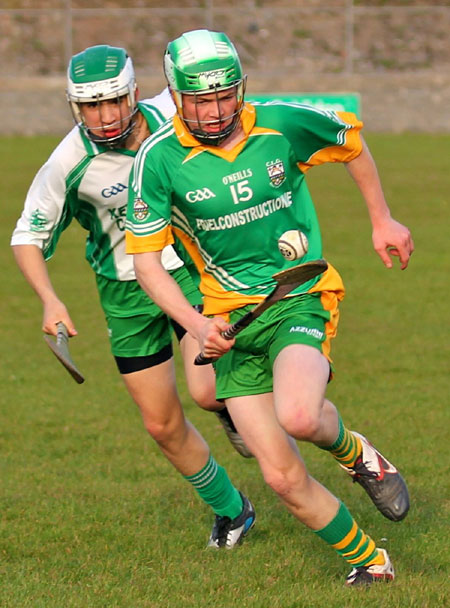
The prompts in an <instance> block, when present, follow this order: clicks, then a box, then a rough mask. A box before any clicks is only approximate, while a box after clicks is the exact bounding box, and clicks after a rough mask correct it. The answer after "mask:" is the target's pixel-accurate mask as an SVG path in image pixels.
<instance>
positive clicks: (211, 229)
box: [126, 102, 362, 314]
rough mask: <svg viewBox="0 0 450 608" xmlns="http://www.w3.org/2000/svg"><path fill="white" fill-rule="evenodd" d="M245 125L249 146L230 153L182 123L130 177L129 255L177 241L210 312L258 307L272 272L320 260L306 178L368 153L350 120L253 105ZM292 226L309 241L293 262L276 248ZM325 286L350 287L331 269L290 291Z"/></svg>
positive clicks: (157, 141) (161, 135)
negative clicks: (198, 280) (189, 261)
mask: <svg viewBox="0 0 450 608" xmlns="http://www.w3.org/2000/svg"><path fill="white" fill-rule="evenodd" d="M241 122H242V127H243V129H244V132H245V134H246V138H245V140H244V141H242V142H241V143H239V144H238V145H237V146H235V147H234V148H233V149H231V150H225V149H223V148H220V147H219V148H218V147H211V146H205V145H201V144H199V142H198V141H196V140H195V139H194V138H193V136H192V135H191V134H190V133H188V132H186V129H185V128H184V125H183V123H182V122H181V121H180V119H179V118H178V117H177V116H176V117H175V118H174V119H173V121H170V122H168V123H166V124H165V125H163V126H162V127H161V128H160V129H159V130H158V131H157V132H156V133H155V134H154V135H153V136H152V137H151V138H149V139H148V140H147V141H146V142H145V144H144V145H143V146H142V147H141V149H140V151H139V153H138V154H137V156H136V160H135V164H134V168H133V171H132V173H131V176H130V177H131V181H130V186H131V187H130V191H129V206H128V213H127V226H126V231H127V234H126V239H127V251H128V252H129V253H139V252H144V251H157V250H161V249H162V248H163V247H165V246H166V245H168V244H170V243H172V242H173V240H174V238H175V239H177V240H179V241H180V243H181V244H182V245H183V247H184V248H185V250H186V251H187V252H188V254H189V256H190V257H191V258H192V259H193V261H194V263H195V265H196V266H197V269H198V271H199V273H200V276H201V283H200V291H201V292H202V293H203V294H204V296H205V312H206V313H207V314H220V313H222V312H227V311H230V310H233V309H235V308H237V307H239V306H243V305H245V304H249V303H252V302H257V301H259V300H261V299H262V298H263V297H264V296H265V295H267V294H268V293H269V292H270V290H271V289H272V288H273V285H274V282H273V279H272V275H273V274H274V273H276V272H279V271H280V270H284V269H286V268H289V267H291V266H293V265H295V264H298V263H300V262H306V261H309V260H314V259H318V258H321V257H322V241H321V235H320V229H319V224H318V220H317V216H316V212H315V209H314V205H313V202H312V200H311V197H310V194H309V191H308V188H307V185H306V181H305V173H306V171H307V170H308V169H309V168H311V167H313V166H316V165H320V164H322V163H325V162H348V161H350V160H352V159H353V158H355V157H356V156H358V155H359V154H360V152H361V139H360V137H359V131H360V129H361V128H362V123H361V122H359V121H358V119H357V118H356V116H355V115H354V114H351V113H344V112H333V111H320V110H317V109H314V108H312V107H309V106H304V105H300V104H295V103H280V102H269V103H264V104H256V103H255V104H253V105H250V104H248V103H247V104H246V105H245V108H244V110H243V112H242V115H241ZM332 190H333V186H332V184H330V193H331V194H332ZM291 229H299V230H301V231H302V232H304V233H305V234H306V236H307V237H308V241H309V249H308V252H307V254H306V255H305V256H304V257H303V258H302V259H301V260H296V261H295V262H292V261H291V262H289V261H287V260H285V259H284V258H283V257H282V256H281V254H280V253H279V251H278V246H277V241H278V238H279V237H280V236H281V234H282V233H283V232H285V231H286V230H291ZM326 289H332V290H341V289H343V286H342V282H341V280H340V277H339V275H338V273H337V272H336V271H335V270H334V268H333V267H330V269H329V271H327V273H325V275H324V276H323V277H321V278H318V279H314V280H312V281H310V282H308V283H306V284H305V285H302V286H300V287H299V288H298V289H297V290H296V291H294V292H293V293H294V294H295V293H303V292H305V291H321V290H326Z"/></svg>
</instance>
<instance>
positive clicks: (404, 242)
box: [346, 138, 414, 270]
mask: <svg viewBox="0 0 450 608" xmlns="http://www.w3.org/2000/svg"><path fill="white" fill-rule="evenodd" d="M361 139H362V138H361ZM346 167H347V169H348V172H349V173H350V175H351V177H352V178H353V180H354V181H355V183H356V184H357V186H358V188H359V190H360V191H361V194H362V195H363V197H364V200H365V202H366V205H367V209H368V212H369V216H370V221H371V223H372V242H373V246H374V249H375V251H376V252H377V253H378V255H379V256H380V258H381V260H382V262H383V263H384V265H385V266H386V267H387V268H392V265H393V264H392V259H391V257H390V256H397V257H398V258H399V260H400V265H401V269H402V270H404V269H405V268H406V267H407V266H408V263H409V259H410V257H411V254H412V252H413V251H414V242H413V239H412V237H411V233H410V231H409V230H408V228H407V227H406V226H403V225H402V224H400V223H399V222H397V221H396V220H394V219H393V218H392V217H391V213H390V211H389V207H388V205H387V203H386V199H385V197H384V194H383V188H382V186H381V181H380V178H379V175H378V171H377V168H376V165H375V161H374V159H373V157H372V155H371V153H370V151H369V148H368V147H367V144H366V143H365V142H364V140H362V151H361V154H359V156H357V157H356V158H354V159H353V160H351V161H350V162H348V163H346Z"/></svg>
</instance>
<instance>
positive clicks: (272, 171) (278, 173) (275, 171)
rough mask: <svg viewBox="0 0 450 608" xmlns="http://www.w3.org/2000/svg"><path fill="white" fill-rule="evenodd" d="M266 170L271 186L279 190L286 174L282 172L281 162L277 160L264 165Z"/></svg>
mask: <svg viewBox="0 0 450 608" xmlns="http://www.w3.org/2000/svg"><path fill="white" fill-rule="evenodd" d="M266 169H267V173H268V174H269V178H270V183H271V184H272V186H273V187H274V188H279V187H280V186H281V184H282V183H283V182H284V181H285V180H286V172H285V170H284V165H283V161H281V160H279V159H277V160H274V161H270V162H268V163H266Z"/></svg>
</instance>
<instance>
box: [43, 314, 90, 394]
mask: <svg viewBox="0 0 450 608" xmlns="http://www.w3.org/2000/svg"><path fill="white" fill-rule="evenodd" d="M57 328H58V329H57V333H56V342H55V341H54V340H52V338H51V337H50V336H47V335H44V340H45V341H46V342H47V345H48V347H49V348H50V350H51V351H52V353H53V354H54V355H55V357H56V358H57V359H58V361H60V362H61V363H62V364H63V366H64V367H65V368H66V370H67V371H68V372H69V374H70V375H71V376H72V378H73V379H74V380H75V382H78V384H82V383H83V382H84V376H83V375H82V373H81V372H80V371H79V370H78V368H77V366H76V365H75V363H74V362H73V360H72V357H71V356H70V352H69V334H68V332H67V327H66V326H65V325H64V323H58V326H57Z"/></svg>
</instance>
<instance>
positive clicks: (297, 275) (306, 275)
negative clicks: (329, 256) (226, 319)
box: [194, 259, 328, 365]
mask: <svg viewBox="0 0 450 608" xmlns="http://www.w3.org/2000/svg"><path fill="white" fill-rule="evenodd" d="M327 268H328V264H327V262H326V261H325V260H323V259H319V260H313V261H311V262H305V263H304V264H299V265H298V266H294V267H293V268H288V269H287V270H282V271H281V272H277V273H276V274H274V275H273V277H272V278H273V279H274V280H275V281H276V285H275V287H274V289H273V290H272V291H271V292H270V293H269V295H268V296H266V297H265V298H264V300H263V301H262V302H260V303H259V304H257V305H256V306H255V307H254V308H252V310H250V311H249V312H248V313H246V314H245V315H244V316H243V317H241V318H240V319H238V320H237V321H236V322H235V323H233V325H231V326H230V327H229V328H228V329H226V330H225V331H224V332H222V336H223V337H224V338H225V339H226V340H232V339H233V338H234V336H236V335H237V334H238V333H239V332H241V331H242V330H243V329H245V328H246V327H248V326H249V325H250V323H251V322H252V321H254V320H255V319H257V318H258V317H259V316H260V315H261V314H262V313H263V312H264V311H265V310H267V309H268V308H269V307H270V306H272V304H275V302H278V301H279V300H282V299H283V298H284V297H285V296H286V295H287V294H288V293H290V292H291V291H292V290H293V289H295V288H296V287H298V286H299V285H301V284H302V283H306V282H307V281H310V280H311V279H314V278H315V277H317V276H318V275H319V274H322V272H325V270H326V269H327ZM212 361H215V359H210V358H208V357H205V356H204V355H203V354H202V353H200V354H198V355H197V356H196V357H195V360H194V363H195V365H206V364H208V363H211V362H212Z"/></svg>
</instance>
